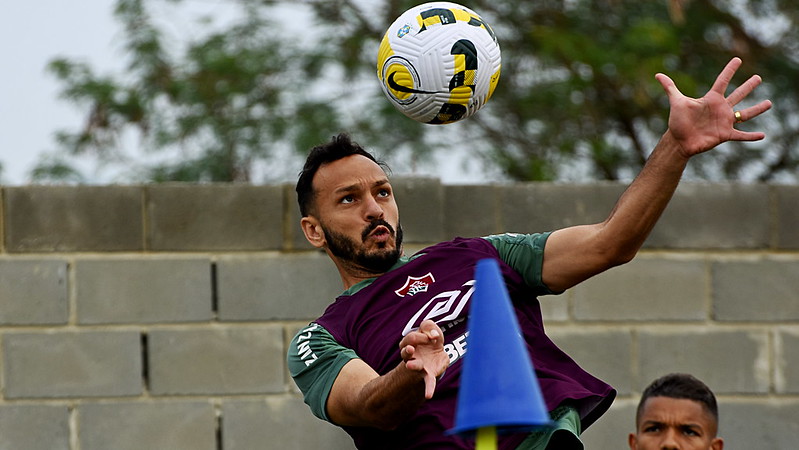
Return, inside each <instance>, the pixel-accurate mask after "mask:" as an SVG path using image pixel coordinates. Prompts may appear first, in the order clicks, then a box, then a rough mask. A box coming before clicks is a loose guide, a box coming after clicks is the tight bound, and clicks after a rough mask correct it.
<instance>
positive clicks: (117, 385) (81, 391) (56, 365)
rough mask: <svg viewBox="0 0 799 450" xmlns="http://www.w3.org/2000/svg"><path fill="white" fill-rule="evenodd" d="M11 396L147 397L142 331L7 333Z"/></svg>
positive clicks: (7, 389) (6, 364)
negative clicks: (143, 365) (144, 385)
mask: <svg viewBox="0 0 799 450" xmlns="http://www.w3.org/2000/svg"><path fill="white" fill-rule="evenodd" d="M3 349H4V355H3V373H4V380H5V383H4V386H5V397H6V398H15V399H16V398H64V397H125V396H135V395H140V394H141V393H142V378H141V373H142V358H141V346H140V336H139V333H136V332H130V331H82V332H55V333H49V332H41V333H32V332H25V333H8V334H6V335H5V336H4V338H3Z"/></svg>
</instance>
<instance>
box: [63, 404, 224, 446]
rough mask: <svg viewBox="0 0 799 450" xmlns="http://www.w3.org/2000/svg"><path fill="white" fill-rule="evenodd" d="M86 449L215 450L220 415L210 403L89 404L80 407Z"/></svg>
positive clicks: (80, 421)
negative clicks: (217, 414) (217, 420)
mask: <svg viewBox="0 0 799 450" xmlns="http://www.w3.org/2000/svg"><path fill="white" fill-rule="evenodd" d="M78 412H79V414H80V420H79V422H78V424H79V426H80V431H79V436H80V448H81V449H82V450H107V449H114V450H141V449H145V448H147V449H169V450H203V449H205V450H214V449H217V448H219V447H217V445H216V439H215V435H216V431H215V430H216V415H215V412H214V407H213V405H212V404H211V403H210V402H207V401H186V402H177V401H174V402H173V401H159V402H142V403H122V402H111V403H88V404H82V405H80V406H79V407H78Z"/></svg>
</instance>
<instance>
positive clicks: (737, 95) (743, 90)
mask: <svg viewBox="0 0 799 450" xmlns="http://www.w3.org/2000/svg"><path fill="white" fill-rule="evenodd" d="M762 82H763V79H762V78H760V75H752V76H751V77H749V79H748V80H746V82H744V84H742V85H740V86H738V87H737V88H735V90H734V91H732V93H730V95H729V96H727V103H729V104H730V106H735V105H737V104H738V103H739V102H740V101H741V100H743V99H744V98H746V96H747V95H749V94H751V93H752V91H754V90H755V88H756V87H757V86H759V85H760V83H762Z"/></svg>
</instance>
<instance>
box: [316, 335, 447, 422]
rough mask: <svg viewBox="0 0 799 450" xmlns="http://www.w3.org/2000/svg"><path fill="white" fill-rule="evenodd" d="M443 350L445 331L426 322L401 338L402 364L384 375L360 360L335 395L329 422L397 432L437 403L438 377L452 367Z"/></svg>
mask: <svg viewBox="0 0 799 450" xmlns="http://www.w3.org/2000/svg"><path fill="white" fill-rule="evenodd" d="M443 346H444V337H443V333H442V332H441V329H440V328H439V327H438V325H436V324H435V323H434V322H432V321H430V320H426V321H424V322H422V324H421V327H420V328H419V330H418V331H414V332H411V333H409V334H408V335H407V336H405V337H404V338H403V339H402V341H401V342H400V355H401V357H402V362H400V363H399V364H398V365H397V366H396V367H395V368H394V369H392V370H391V371H389V372H388V373H386V374H385V375H382V376H380V375H378V373H377V372H375V371H374V369H372V368H371V367H370V366H369V365H368V364H366V363H365V362H364V361H363V360H361V359H353V360H351V361H349V362H348V363H347V364H346V365H344V367H342V369H341V371H340V372H339V375H338V377H336V381H335V382H334V383H333V387H332V389H331V390H330V395H329V397H328V399H327V415H328V417H329V418H330V420H331V421H333V423H336V424H338V425H343V426H368V427H375V428H380V429H384V430H390V429H394V428H396V427H397V426H399V425H400V424H402V423H403V422H405V421H406V420H408V419H409V418H410V417H411V416H413V414H414V413H415V412H416V411H417V410H418V409H419V407H420V406H421V405H422V404H423V403H424V402H425V401H426V400H429V399H430V398H432V396H433V392H434V390H435V385H436V378H437V377H439V376H441V374H442V373H443V372H444V370H445V369H446V368H447V366H448V365H449V357H448V356H447V355H446V353H444V349H443Z"/></svg>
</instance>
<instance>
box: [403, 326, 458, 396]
mask: <svg viewBox="0 0 799 450" xmlns="http://www.w3.org/2000/svg"><path fill="white" fill-rule="evenodd" d="M400 356H401V357H402V360H403V361H405V367H406V368H408V369H410V370H414V371H424V372H425V374H424V384H425V395H424V397H425V398H426V399H428V400H429V399H431V398H432V397H433V392H434V391H435V388H436V380H437V378H438V377H439V376H441V375H442V374H443V373H444V371H445V370H446V368H447V367H448V366H449V356H448V355H447V354H446V353H445V352H444V333H443V332H442V331H441V328H439V327H438V325H436V323H435V322H433V321H432V320H425V321H423V322H422V323H421V325H420V326H419V329H418V330H416V331H412V332H410V333H408V334H407V335H405V337H404V338H402V341H400Z"/></svg>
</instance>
